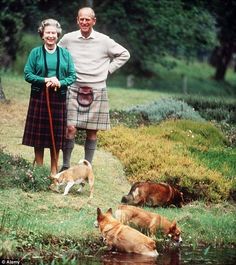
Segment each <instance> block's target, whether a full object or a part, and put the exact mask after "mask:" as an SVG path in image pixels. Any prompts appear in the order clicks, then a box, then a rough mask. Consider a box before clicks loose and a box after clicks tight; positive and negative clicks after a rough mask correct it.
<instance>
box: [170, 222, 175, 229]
mask: <svg viewBox="0 0 236 265" xmlns="http://www.w3.org/2000/svg"><path fill="white" fill-rule="evenodd" d="M175 229H176V220H174V221H173V222H172V224H171V226H170V231H175Z"/></svg>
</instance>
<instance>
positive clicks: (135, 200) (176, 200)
mask: <svg viewBox="0 0 236 265" xmlns="http://www.w3.org/2000/svg"><path fill="white" fill-rule="evenodd" d="M121 202H122V203H125V204H130V205H135V206H144V205H148V206H162V207H166V206H170V205H175V206H176V207H179V208H181V207H182V205H183V202H184V199H183V193H182V192H180V191H178V190H177V189H176V188H174V187H172V186H170V185H169V184H166V183H162V182H161V183H155V182H149V181H147V182H136V183H134V184H133V185H132V187H131V189H130V191H129V193H128V194H127V195H125V196H123V197H122V199H121Z"/></svg>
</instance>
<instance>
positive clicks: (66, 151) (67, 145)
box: [62, 139, 75, 168]
mask: <svg viewBox="0 0 236 265" xmlns="http://www.w3.org/2000/svg"><path fill="white" fill-rule="evenodd" d="M74 145H75V139H66V140H65V142H64V147H63V150H62V151H63V167H65V168H69V167H70V158H71V153H72V151H73V148H74Z"/></svg>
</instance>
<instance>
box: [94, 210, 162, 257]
mask: <svg viewBox="0 0 236 265" xmlns="http://www.w3.org/2000/svg"><path fill="white" fill-rule="evenodd" d="M97 226H98V228H99V231H100V232H101V234H102V236H103V239H104V241H105V242H106V244H107V246H108V247H109V248H111V249H115V250H117V251H120V252H126V253H136V254H141V255H146V256H150V257H157V256H158V252H157V250H156V242H155V241H154V240H153V239H151V238H149V237H147V236H145V235H144V234H142V233H141V232H139V231H137V230H136V229H133V228H131V227H130V226H127V225H123V224H122V223H120V222H119V221H118V220H117V219H115V218H114V217H113V215H112V209H111V208H110V209H109V210H108V211H107V212H106V213H102V211H101V209H100V208H97Z"/></svg>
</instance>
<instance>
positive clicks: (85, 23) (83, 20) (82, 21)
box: [77, 10, 96, 38]
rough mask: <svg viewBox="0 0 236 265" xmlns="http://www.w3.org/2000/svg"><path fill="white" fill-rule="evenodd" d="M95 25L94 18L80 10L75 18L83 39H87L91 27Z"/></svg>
mask: <svg viewBox="0 0 236 265" xmlns="http://www.w3.org/2000/svg"><path fill="white" fill-rule="evenodd" d="M95 23H96V18H93V17H92V16H91V13H90V12H89V11H87V10H81V11H80V12H79V15H78V17H77V24H78V25H79V27H80V30H81V34H82V35H83V36H84V37H86V38H87V37H88V36H89V35H90V33H91V31H92V28H93V26H94V25H95Z"/></svg>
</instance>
